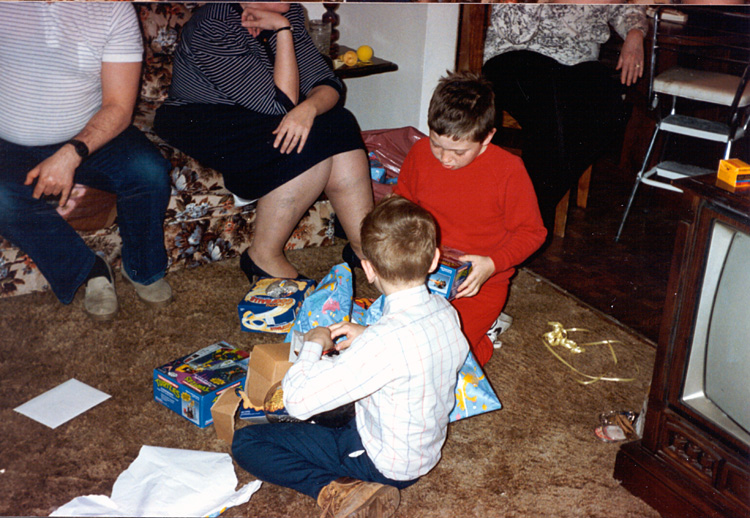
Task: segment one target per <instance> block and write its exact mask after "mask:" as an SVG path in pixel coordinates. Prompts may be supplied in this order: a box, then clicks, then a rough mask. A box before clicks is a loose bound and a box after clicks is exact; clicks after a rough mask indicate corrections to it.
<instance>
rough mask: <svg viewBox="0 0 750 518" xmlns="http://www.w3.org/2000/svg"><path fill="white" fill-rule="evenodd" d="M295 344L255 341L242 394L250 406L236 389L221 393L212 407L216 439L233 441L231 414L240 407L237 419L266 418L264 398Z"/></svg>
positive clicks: (289, 360) (285, 367)
mask: <svg viewBox="0 0 750 518" xmlns="http://www.w3.org/2000/svg"><path fill="white" fill-rule="evenodd" d="M295 356H296V355H295V354H294V345H293V344H289V343H275V344H258V345H256V346H255V347H253V351H252V353H250V360H249V361H248V364H247V377H246V379H245V383H244V387H245V395H246V396H247V399H248V402H249V403H250V405H249V407H247V408H245V406H244V404H243V405H242V406H241V405H240V403H242V401H243V398H242V396H241V395H240V394H238V391H236V390H229V391H225V392H223V393H222V394H221V396H220V397H219V398H218V399H217V400H216V403H214V406H213V408H211V413H212V414H213V421H214V428H215V429H216V435H217V436H218V438H219V439H221V440H223V441H226V442H227V443H229V444H231V443H232V437H233V436H234V418H235V415H236V414H237V408H238V407H240V415H239V417H240V419H243V420H246V421H249V422H250V423H258V422H265V421H266V419H265V414H264V412H263V401H264V399H265V397H266V393H267V392H268V390H269V389H270V388H271V386H272V385H273V384H275V383H276V382H278V381H281V380H282V379H283V378H284V375H285V374H286V372H287V371H288V370H289V367H291V366H292V361H293V359H294V358H295Z"/></svg>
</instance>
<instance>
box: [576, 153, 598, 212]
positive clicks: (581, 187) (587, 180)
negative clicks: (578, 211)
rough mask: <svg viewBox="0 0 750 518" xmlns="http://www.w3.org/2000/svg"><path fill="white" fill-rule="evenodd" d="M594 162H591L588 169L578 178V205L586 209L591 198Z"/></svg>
mask: <svg viewBox="0 0 750 518" xmlns="http://www.w3.org/2000/svg"><path fill="white" fill-rule="evenodd" d="M593 167H594V164H591V165H590V166H589V167H588V169H586V170H585V171H584V172H583V174H582V175H581V178H579V179H578V193H577V194H576V205H578V206H579V207H580V208H582V209H585V208H586V205H587V203H588V199H589V185H591V169H592V168H593Z"/></svg>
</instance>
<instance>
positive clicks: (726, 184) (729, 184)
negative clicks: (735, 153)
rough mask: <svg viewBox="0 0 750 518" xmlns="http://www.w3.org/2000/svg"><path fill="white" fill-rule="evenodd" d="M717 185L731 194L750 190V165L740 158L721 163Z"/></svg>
mask: <svg viewBox="0 0 750 518" xmlns="http://www.w3.org/2000/svg"><path fill="white" fill-rule="evenodd" d="M716 183H717V184H718V185H719V187H722V188H723V189H726V190H728V191H729V192H735V190H737V189H743V188H750V165H748V164H746V163H745V162H743V161H742V160H740V159H738V158H732V159H729V160H721V161H719V171H718V172H717V180H716Z"/></svg>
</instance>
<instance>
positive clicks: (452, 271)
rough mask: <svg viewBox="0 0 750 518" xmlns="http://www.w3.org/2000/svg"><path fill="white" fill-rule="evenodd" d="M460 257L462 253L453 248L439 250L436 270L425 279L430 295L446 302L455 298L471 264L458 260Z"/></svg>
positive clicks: (469, 270)
mask: <svg viewBox="0 0 750 518" xmlns="http://www.w3.org/2000/svg"><path fill="white" fill-rule="evenodd" d="M462 255H464V253H463V252H462V251H460V250H456V249H455V248H448V247H444V248H441V249H440V264H439V265H438V269H437V270H435V272H434V273H432V274H430V276H429V277H427V287H428V288H429V290H430V291H431V292H432V293H437V294H439V295H442V296H443V297H445V298H446V299H448V300H453V299H454V298H456V292H457V291H458V287H459V286H461V283H462V282H464V280H465V279H466V277H467V276H468V275H469V273H470V272H471V263H467V262H462V261H460V260H459V259H458V258H459V257H461V256H462Z"/></svg>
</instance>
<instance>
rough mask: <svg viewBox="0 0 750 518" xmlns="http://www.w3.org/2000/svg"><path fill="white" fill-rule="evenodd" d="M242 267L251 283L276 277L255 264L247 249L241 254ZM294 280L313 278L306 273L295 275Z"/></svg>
mask: <svg viewBox="0 0 750 518" xmlns="http://www.w3.org/2000/svg"><path fill="white" fill-rule="evenodd" d="M240 269H241V270H242V272H243V273H244V274H245V276H246V277H247V280H248V281H250V284H255V283H256V281H257V280H258V279H263V278H275V277H274V276H273V275H271V274H270V273H268V272H267V271H265V270H263V269H262V268H261V267H260V266H258V265H257V264H255V261H253V260H252V259H250V254H248V253H247V250H245V251H244V252H242V254H241V255H240ZM294 280H295V281H312V279H310V278H309V277H306V276H304V275H297V276H296V277H294ZM313 282H314V281H313Z"/></svg>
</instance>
